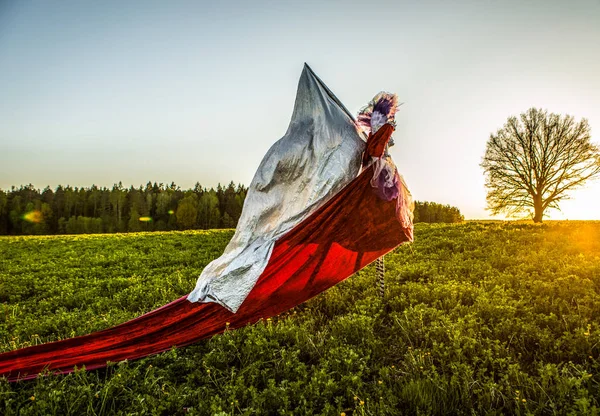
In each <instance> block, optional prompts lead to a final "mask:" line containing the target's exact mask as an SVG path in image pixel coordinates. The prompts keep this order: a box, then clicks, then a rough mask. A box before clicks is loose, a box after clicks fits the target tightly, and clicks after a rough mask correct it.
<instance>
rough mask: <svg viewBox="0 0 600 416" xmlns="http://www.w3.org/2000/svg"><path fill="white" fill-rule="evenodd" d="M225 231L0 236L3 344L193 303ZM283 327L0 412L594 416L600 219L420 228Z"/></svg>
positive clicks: (265, 326)
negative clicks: (183, 299)
mask: <svg viewBox="0 0 600 416" xmlns="http://www.w3.org/2000/svg"><path fill="white" fill-rule="evenodd" d="M232 233H233V231H232V230H213V231H185V232H154V233H131V234H109V235H100V234H96V235H76V236H75V235H71V236H69V235H67V236H28V237H0V351H1V352H3V351H10V350H13V349H16V348H21V347H24V346H28V345H33V344H38V343H42V342H47V341H52V340H57V339H62V338H66V337H72V336H76V335H83V334H86V333H89V332H92V331H96V330H100V329H104V328H107V327H110V326H114V325H116V324H118V323H121V322H123V321H125V320H128V319H131V318H133V317H136V316H138V315H140V314H142V313H144V312H147V311H150V310H152V309H154V308H157V307H159V306H161V305H163V304H165V303H167V302H169V301H171V300H174V299H176V298H178V297H180V296H183V295H185V294H186V293H188V292H189V291H191V289H192V288H193V286H194V284H195V280H196V277H197V276H198V275H199V274H200V272H201V270H202V268H203V267H204V266H206V264H207V263H208V262H209V261H211V260H212V259H214V258H216V257H217V256H219V255H220V253H221V251H222V250H223V249H224V247H225V245H226V244H227V242H228V240H229V239H230V238H231V236H232ZM385 264H386V296H385V299H384V300H382V299H381V298H380V296H379V293H378V288H377V285H376V273H375V268H374V266H369V267H367V268H365V269H363V270H362V271H360V272H359V273H357V274H356V275H354V276H352V277H351V278H349V279H348V280H346V281H345V282H343V283H341V284H339V285H338V286H336V287H334V288H332V289H330V290H328V291H326V292H324V293H322V294H321V295H319V296H317V297H316V298H314V299H312V300H311V301H309V302H307V303H305V304H302V305H300V306H297V307H296V308H294V309H292V310H290V311H289V312H286V313H284V314H282V315H280V316H277V317H274V318H272V319H270V320H265V321H261V322H259V323H257V324H255V325H252V326H248V327H245V328H242V329H239V330H235V331H227V332H225V333H224V334H222V335H219V336H216V337H213V338H212V339H210V340H206V341H203V342H200V343H198V344H196V345H193V346H189V347H185V348H182V349H173V350H171V351H169V352H166V353H163V354H159V355H156V356H153V357H148V358H145V359H141V360H136V361H126V362H121V363H114V364H110V365H109V367H108V368H106V369H103V370H98V371H91V372H86V371H84V370H81V371H77V372H75V373H73V374H70V375H67V376H47V377H46V376H45V377H40V378H38V379H37V380H34V381H27V382H20V383H8V382H7V381H6V379H1V380H0V414H3V415H17V414H20V415H38V414H44V415H45V414H50V415H52V414H61V415H62V414H67V415H81V414H91V415H108V414H132V415H134V414H137V415H146V414H157V415H179V414H189V415H238V414H242V415H254V414H271V415H292V414H293V415H313V414H326V415H342V414H345V415H395V414H411V415H413V414H423V415H425V414H516V415H529V414H557V415H562V414H587V415H594V414H599V413H600V410H599V409H600V222H549V223H547V224H544V225H533V224H528V223H500V222H466V223H462V224H424V223H420V224H417V225H416V231H415V242H414V243H413V244H409V245H404V246H401V247H399V248H398V249H396V250H395V251H393V252H392V253H390V254H388V255H387V256H386V258H385Z"/></svg>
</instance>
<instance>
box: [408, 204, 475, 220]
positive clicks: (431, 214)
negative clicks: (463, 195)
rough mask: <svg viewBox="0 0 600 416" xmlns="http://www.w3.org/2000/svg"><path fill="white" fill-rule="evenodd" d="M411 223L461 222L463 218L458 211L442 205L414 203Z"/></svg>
mask: <svg viewBox="0 0 600 416" xmlns="http://www.w3.org/2000/svg"><path fill="white" fill-rule="evenodd" d="M414 214H415V217H414V220H413V222H415V223H417V222H446V223H453V222H462V221H464V220H465V217H464V216H463V215H462V214H461V213H460V210H459V209H458V208H456V207H452V206H450V205H442V204H438V203H436V202H419V201H416V202H415V210H414Z"/></svg>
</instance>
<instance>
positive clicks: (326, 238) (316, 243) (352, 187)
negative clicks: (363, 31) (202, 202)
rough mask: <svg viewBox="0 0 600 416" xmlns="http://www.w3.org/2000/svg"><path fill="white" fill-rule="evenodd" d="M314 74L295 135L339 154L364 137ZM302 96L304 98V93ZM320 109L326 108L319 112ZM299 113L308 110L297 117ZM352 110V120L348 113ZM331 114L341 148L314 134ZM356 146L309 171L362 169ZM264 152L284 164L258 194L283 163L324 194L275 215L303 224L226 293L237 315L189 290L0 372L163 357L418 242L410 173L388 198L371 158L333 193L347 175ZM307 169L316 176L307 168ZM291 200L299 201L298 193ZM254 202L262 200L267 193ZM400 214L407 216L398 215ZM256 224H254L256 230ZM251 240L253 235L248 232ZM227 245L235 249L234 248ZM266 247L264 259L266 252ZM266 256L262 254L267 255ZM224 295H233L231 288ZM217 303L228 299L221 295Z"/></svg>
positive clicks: (299, 105) (210, 289)
mask: <svg viewBox="0 0 600 416" xmlns="http://www.w3.org/2000/svg"><path fill="white" fill-rule="evenodd" d="M307 71H309V70H308V69H307V68H305V71H304V72H303V76H302V77H303V79H304V81H301V86H300V88H299V90H302V89H303V88H311V91H312V94H317V96H318V97H320V98H319V100H320V102H321V107H320V109H318V110H314V109H315V108H318V106H317V107H315V104H314V103H315V102H318V101H319V100H313V99H312V98H307V99H306V100H299V99H297V100H296V109H295V112H294V119H295V120H296V121H297V122H300V123H304V124H303V125H304V126H305V127H306V128H307V129H308V131H312V133H307V134H305V135H301V134H298V135H297V136H295V137H297V138H298V140H300V138H303V139H304V140H306V143H305V146H308V147H314V151H315V153H316V151H317V147H318V146H321V145H323V146H322V148H321V151H322V152H324V153H327V152H328V151H329V147H328V146H330V145H331V146H332V147H333V148H335V149H337V150H336V152H340V151H341V150H340V149H346V147H345V146H346V145H345V144H344V143H345V142H346V141H347V140H346V136H347V135H349V136H348V137H350V142H353V141H356V139H358V140H360V137H359V136H358V133H357V131H356V130H355V129H354V127H352V129H350V128H349V126H348V124H347V122H346V121H344V122H342V121H343V120H344V119H343V114H342V112H343V113H347V111H345V109H344V108H343V106H342V105H341V104H340V103H339V102H337V100H336V99H335V97H334V96H333V94H331V93H330V92H329V90H328V89H327V88H326V87H325V86H324V85H323V84H322V83H320V81H319V80H318V79H317V78H316V77H315V76H314V74H311V73H310V72H307ZM303 82H305V83H306V84H305V87H303V86H302V85H303ZM324 93H327V95H324ZM298 95H299V97H300V96H301V94H300V93H299V94H298ZM299 101H300V102H299ZM311 108H312V109H313V110H314V111H316V112H312V115H311V111H313V110H310V111H309V109H311ZM321 111H324V112H326V113H327V114H319V113H320V112H321ZM299 114H304V115H305V116H304V117H299V118H296V116H297V115H299ZM348 117H349V119H350V120H352V118H351V116H350V115H348ZM325 119H327V120H330V122H331V123H333V126H337V129H338V130H337V131H339V132H340V135H339V137H338V139H339V140H338V144H337V145H334V144H333V143H335V142H334V141H326V144H323V143H320V142H319V140H316V141H315V140H314V139H315V138H316V137H323V132H328V133H327V134H325V135H324V136H327V137H337V136H336V133H335V132H336V128H334V127H332V126H329V125H327V126H325V125H324V124H322V123H325V121H323V120H325ZM311 120H312V121H311ZM320 120H321V121H320ZM336 123H338V124H336ZM384 127H385V126H384ZM293 129H294V122H293V123H292V125H290V130H293ZM382 129H383V127H382ZM288 133H289V131H288ZM390 134H391V132H389V134H387V138H385V141H386V142H387V140H389V137H390ZM286 136H287V135H286ZM373 137H374V136H373V135H371V137H370V138H369V139H370V140H372V139H373ZM381 140H384V138H381ZM292 144H294V146H297V147H298V148H300V147H301V146H302V144H301V142H300V141H299V142H298V143H294V142H292ZM355 144H356V147H354V145H351V146H350V147H351V148H352V149H354V150H357V147H360V143H358V142H357V143H355ZM294 146H292V147H294ZM275 149H276V150H272V152H273V153H274V154H275V153H277V154H280V155H282V157H284V159H285V158H286V157H291V156H290V155H291V153H289V154H288V153H285V152H283V153H281V152H279V150H281V149H279V150H277V148H275ZM354 150H352V151H350V150H348V153H347V154H345V155H344V156H341V155H340V156H337V155H333V154H330V157H329V158H324V159H322V161H323V163H324V164H325V166H329V168H327V169H326V168H325V167H323V168H321V169H319V168H318V167H317V166H315V167H314V169H313V170H312V171H311V173H312V174H314V175H319V174H325V173H326V172H328V171H329V170H328V169H331V170H332V171H334V172H338V173H339V172H341V171H342V170H343V169H342V167H344V166H345V165H343V164H344V163H348V164H349V165H346V168H348V169H352V170H353V171H354V172H356V169H357V168H356V165H354V163H356V164H357V165H359V164H360V161H361V154H360V152H359V154H358V155H354V156H351V155H352V152H353V151H354ZM345 151H346V150H344V152H345ZM296 152H297V153H296ZM332 152H333V150H332ZM294 154H304V155H306V154H305V153H303V152H302V151H300V150H299V149H298V150H294ZM371 156H372V155H371ZM306 157H307V163H309V159H311V157H317V156H316V155H315V156H306ZM265 159H266V160H267V159H268V160H271V161H273V163H275V165H276V166H275V167H274V168H273V169H272V170H271V171H269V170H267V169H266V167H267V166H265V172H264V173H265V174H264V176H262V174H261V175H258V174H257V178H255V180H254V181H253V184H254V185H255V187H256V188H255V198H258V196H257V195H260V194H259V193H258V192H259V190H260V189H261V187H260V184H261V183H262V184H265V185H266V188H269V186H270V187H274V188H277V187H279V188H280V189H285V186H284V184H281V183H280V182H278V181H277V180H274V179H273V178H274V177H276V176H278V175H279V172H280V170H279V169H283V170H282V171H281V172H282V173H281V174H282V175H284V176H288V177H289V178H290V180H296V183H299V184H304V186H316V187H317V189H319V190H320V191H318V192H321V193H320V194H319V195H321V198H319V199H318V198H317V197H316V195H317V191H315V192H314V196H313V193H310V192H309V193H306V194H302V195H303V196H302V197H301V198H304V200H305V201H306V203H307V206H308V205H311V206H313V207H314V208H313V209H312V212H311V213H310V214H306V211H305V210H299V211H298V212H297V213H296V215H295V216H294V215H292V214H291V213H289V215H287V216H286V215H284V214H280V215H278V216H275V217H273V218H278V219H281V218H287V223H292V222H293V223H295V224H296V225H295V226H293V227H292V228H291V229H289V230H288V231H287V232H283V231H281V232H280V234H279V238H276V240H275V241H274V242H273V244H272V246H271V247H272V248H271V249H269V250H270V253H271V254H270V256H267V257H268V259H267V260H266V263H265V265H264V267H262V266H261V267H262V270H261V273H260V274H259V276H258V277H257V279H256V280H255V282H251V283H250V284H249V286H251V287H250V289H251V290H249V293H248V294H247V296H245V295H243V293H242V295H239V294H238V295H235V296H232V297H228V296H223V297H224V298H225V299H227V300H229V301H231V303H229V305H233V306H235V305H236V302H237V301H238V300H239V299H240V298H241V297H244V298H245V299H242V301H241V303H240V305H239V307H238V308H237V312H236V313H234V312H232V310H235V308H234V307H231V306H229V307H228V308H226V307H223V306H222V305H221V304H219V303H217V302H208V303H199V302H190V301H189V300H188V297H187V296H184V297H182V298H180V299H178V300H176V301H174V302H171V303H169V304H167V305H165V306H163V307H162V308H159V309H156V310H154V311H152V312H149V313H147V314H145V315H142V316H140V317H139V318H136V319H133V320H131V321H128V322H125V323H123V324H121V325H118V326H116V327H113V328H109V329H106V330H103V331H99V332H95V333H92V334H89V335H85V336H80V337H76V338H71V339H66V340H62V341H57V342H52V343H47V344H41V345H36V346H32V347H28V348H23V349H20V350H15V351H10V352H6V353H3V354H0V376H5V377H7V378H8V379H9V380H10V381H16V380H24V379H31V378H35V377H37V376H38V374H39V373H40V372H42V371H43V370H44V369H48V370H51V371H52V372H57V373H69V372H72V371H73V369H74V367H75V366H77V367H82V366H85V367H86V368H87V369H88V370H92V369H96V368H101V367H104V366H106V363H107V362H108V361H112V362H116V361H122V360H125V359H136V358H141V357H146V356H148V355H152V354H157V353H160V352H162V351H165V350H168V349H170V348H172V347H183V346H185V345H189V344H192V343H195V342H197V341H199V340H201V339H205V338H208V337H210V336H213V335H215V334H218V333H221V332H223V331H225V330H226V329H235V328H239V327H242V326H244V325H247V324H249V323H253V322H256V321H258V320H259V319H261V318H268V317H271V316H274V315H277V314H279V313H281V312H283V311H286V310H288V309H290V308H292V307H294V306H296V305H298V304H300V303H302V302H304V301H306V300H308V299H310V298H312V297H313V296H316V295H318V294H319V293H321V292H322V291H324V290H326V289H328V288H330V287H331V286H333V285H335V284H337V283H339V282H341V281H343V280H344V279H346V278H348V277H349V276H351V275H352V274H354V273H356V272H357V271H358V270H360V269H361V268H363V267H365V266H366V265H368V264H369V263H371V262H372V261H374V260H376V259H377V258H379V257H381V256H382V255H384V254H385V253H387V252H389V251H390V250H392V249H394V248H395V247H397V246H398V245H399V244H401V243H403V242H405V241H412V239H413V225H412V211H411V208H410V207H411V200H410V193H409V192H408V189H406V185H405V184H404V182H403V181H402V180H400V183H399V188H398V196H397V197H396V199H391V200H387V198H382V197H380V195H379V190H378V188H377V187H374V186H372V184H371V182H372V180H373V177H374V174H375V172H374V167H373V165H369V166H367V167H366V168H365V169H364V170H363V171H362V172H361V174H360V175H358V177H356V178H354V179H353V180H351V181H350V183H348V184H347V185H346V186H344V187H343V188H342V189H341V190H339V191H338V192H334V191H333V189H334V188H335V187H337V186H342V185H341V182H336V183H337V184H327V183H322V181H323V180H324V179H325V182H327V181H326V178H321V181H315V182H311V181H308V182H306V183H305V182H303V181H297V178H296V177H295V175H294V174H293V172H290V171H287V170H286V169H284V168H285V167H290V166H295V164H293V163H291V162H290V163H284V164H283V165H279V164H278V163H277V159H269V157H266V158H265ZM292 159H293V158H292ZM390 161H391V159H390ZM336 163H339V164H340V169H339V170H337V169H334V165H335V164H336ZM261 166H262V165H261ZM279 166H281V167H279ZM348 166H349V167H348ZM299 169H300V168H299ZM302 169H303V168H302ZM305 173H307V174H308V171H305ZM396 173H397V172H396ZM259 176H260V177H259ZM342 176H343V174H341V173H339V175H338V176H336V177H337V178H338V180H339V181H342V179H339V178H340V177H342ZM263 179H264V180H263ZM269 184H270V185H269ZM323 189H331V194H330V193H328V192H329V191H327V192H324V191H322V190H323ZM298 191H299V192H300V193H302V191H303V190H302V189H299V190H298ZM272 195H276V194H272ZM284 196H285V197H287V198H288V199H289V198H291V197H290V196H289V195H288V194H287V193H284V194H280V197H282V198H284ZM289 201H290V202H291V203H295V200H294V199H293V198H292V199H290V200H289ZM317 201H318V202H317ZM251 203H252V204H254V205H255V206H258V207H261V204H260V199H257V200H256V201H252V202H251ZM269 204H270V205H269ZM317 205H318V207H317ZM268 206H270V207H271V210H274V211H277V210H280V211H287V209H286V207H282V206H278V204H277V203H276V201H275V200H274V199H273V200H270V199H269V200H268V203H265V205H264V206H263V207H268ZM399 207H401V208H402V211H399ZM248 209H249V206H245V207H244V215H245V216H246V218H252V217H253V216H252V213H250V212H247V210H248ZM399 212H400V213H401V214H402V215H399ZM263 215H264V217H257V220H259V219H260V220H262V219H263V218H269V217H270V213H269V212H267V211H265V212H263ZM298 215H300V216H304V218H303V219H297V218H296V217H297V216H298ZM244 226H248V227H254V225H253V224H251V223H250V220H245V222H244ZM241 227H242V223H240V225H238V232H236V236H238V234H240V235H242V234H243V233H242V231H243V230H241V229H240V228H241ZM262 227H263V229H264V230H265V232H271V230H270V229H269V227H268V224H266V223H265V224H263V225H262ZM252 229H253V230H256V228H252ZM248 235H249V236H250V237H253V238H255V240H256V241H255V242H254V243H253V244H254V245H250V246H251V247H257V249H256V250H257V251H259V252H260V247H261V244H260V243H261V241H260V236H259V235H258V234H257V231H254V232H253V233H248ZM269 235H271V234H269ZM272 235H276V234H272ZM238 239H239V241H241V242H242V243H243V242H244V241H246V240H243V239H242V237H239V236H238ZM263 240H266V238H264V239H263ZM247 241H250V238H248V240H247ZM245 247H247V246H246V245H244V246H243V248H245ZM228 249H230V247H229V246H228ZM233 249H235V246H234V247H232V248H231V250H233ZM240 253H241V255H246V254H245V251H244V249H240ZM259 254H260V255H261V256H262V255H263V254H264V253H262V252H261V253H259ZM260 258H261V259H262V257H260ZM232 261H234V259H232ZM246 265H247V267H248V269H250V268H252V266H253V264H252V263H251V262H249V263H246ZM223 267H224V268H223V269H222V270H229V269H227V265H226V264H223ZM232 270H235V268H234V269H232ZM242 272H243V270H242ZM253 272H255V271H253ZM242 275H243V273H237V274H234V275H233V276H234V277H235V279H234V280H236V281H238V283H240V279H239V276H242ZM217 280H219V279H213V280H210V282H216V281H217ZM246 283H247V282H245V283H244V284H246ZM201 287H207V289H206V294H207V295H208V294H210V293H215V296H217V295H216V293H220V292H218V291H220V290H224V289H227V287H226V285H222V286H219V285H214V286H213V285H204V286H201ZM217 288H218V289H217ZM244 290H248V289H247V288H246V289H244ZM223 293H225V295H226V294H227V292H226V291H225V292H223ZM214 300H217V301H220V302H223V299H221V298H215V299H214Z"/></svg>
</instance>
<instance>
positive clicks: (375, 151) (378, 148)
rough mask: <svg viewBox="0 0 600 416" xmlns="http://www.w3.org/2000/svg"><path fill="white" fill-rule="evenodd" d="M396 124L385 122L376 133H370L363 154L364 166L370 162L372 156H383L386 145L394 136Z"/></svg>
mask: <svg viewBox="0 0 600 416" xmlns="http://www.w3.org/2000/svg"><path fill="white" fill-rule="evenodd" d="M393 132H394V126H392V125H391V124H389V123H388V124H384V125H383V126H381V128H380V129H379V130H377V132H376V133H375V134H370V135H369V139H368V140H367V147H366V149H365V153H364V156H363V166H365V165H366V164H368V162H369V161H370V160H371V157H381V156H382V155H383V152H384V151H385V146H386V145H387V143H388V141H389V140H390V138H391V137H392V133H393Z"/></svg>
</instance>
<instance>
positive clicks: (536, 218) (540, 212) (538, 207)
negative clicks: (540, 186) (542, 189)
mask: <svg viewBox="0 0 600 416" xmlns="http://www.w3.org/2000/svg"><path fill="white" fill-rule="evenodd" d="M533 209H534V213H533V222H535V223H541V222H542V217H543V216H544V208H543V205H542V198H541V197H533Z"/></svg>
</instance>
